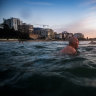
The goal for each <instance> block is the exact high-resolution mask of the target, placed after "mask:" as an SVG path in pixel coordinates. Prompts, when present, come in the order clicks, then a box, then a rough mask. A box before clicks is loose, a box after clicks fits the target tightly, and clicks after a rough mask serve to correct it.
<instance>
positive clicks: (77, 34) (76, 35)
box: [74, 33, 84, 39]
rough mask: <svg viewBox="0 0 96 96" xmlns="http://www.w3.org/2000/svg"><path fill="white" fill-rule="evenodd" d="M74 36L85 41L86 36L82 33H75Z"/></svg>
mask: <svg viewBox="0 0 96 96" xmlns="http://www.w3.org/2000/svg"><path fill="white" fill-rule="evenodd" d="M74 36H75V37H76V38H78V39H84V35H83V34H82V33H75V34H74Z"/></svg>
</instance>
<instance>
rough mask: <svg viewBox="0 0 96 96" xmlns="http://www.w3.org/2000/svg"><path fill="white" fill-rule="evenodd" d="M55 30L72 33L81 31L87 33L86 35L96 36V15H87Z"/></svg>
mask: <svg viewBox="0 0 96 96" xmlns="http://www.w3.org/2000/svg"><path fill="white" fill-rule="evenodd" d="M55 31H57V32H63V31H68V32H72V33H77V32H81V33H83V34H84V35H85V37H96V16H90V17H86V18H84V19H81V20H78V21H77V22H74V23H72V24H70V25H67V26H62V28H57V29H55Z"/></svg>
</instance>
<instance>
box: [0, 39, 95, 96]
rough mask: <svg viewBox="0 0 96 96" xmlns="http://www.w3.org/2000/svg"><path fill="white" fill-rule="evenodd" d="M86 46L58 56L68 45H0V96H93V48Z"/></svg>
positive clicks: (57, 43) (50, 43)
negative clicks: (77, 51)
mask: <svg viewBox="0 0 96 96" xmlns="http://www.w3.org/2000/svg"><path fill="white" fill-rule="evenodd" d="M88 43H89V41H80V44H79V48H78V50H79V52H80V54H78V55H76V56H68V55H59V54H58V52H59V51H60V50H61V49H62V48H63V47H65V46H66V45H67V44H68V42H63V41H59V42H57V41H53V42H27V41H26V42H24V43H18V42H17V41H14V42H0V94H2V95H0V96H4V95H6V96H64V95H65V96H66V95H74V96H96V45H93V44H88Z"/></svg>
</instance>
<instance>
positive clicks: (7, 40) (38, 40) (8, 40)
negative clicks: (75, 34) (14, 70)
mask: <svg viewBox="0 0 96 96" xmlns="http://www.w3.org/2000/svg"><path fill="white" fill-rule="evenodd" d="M5 41H6V42H11V41H18V42H22V41H23V42H24V41H29V42H34V41H36V42H43V41H44V42H48V41H49V42H50V41H67V40H44V39H36V40H26V39H23V40H18V39H0V42H5ZM79 41H91V40H79ZM94 41H96V40H94Z"/></svg>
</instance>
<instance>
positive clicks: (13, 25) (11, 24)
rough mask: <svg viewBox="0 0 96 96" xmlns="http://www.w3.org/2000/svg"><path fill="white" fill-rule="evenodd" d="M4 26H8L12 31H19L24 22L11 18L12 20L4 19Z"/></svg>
mask: <svg viewBox="0 0 96 96" xmlns="http://www.w3.org/2000/svg"><path fill="white" fill-rule="evenodd" d="M3 20H4V24H7V25H8V26H9V28H10V29H12V28H14V30H18V25H22V21H20V19H18V18H13V17H12V18H10V19H3Z"/></svg>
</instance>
